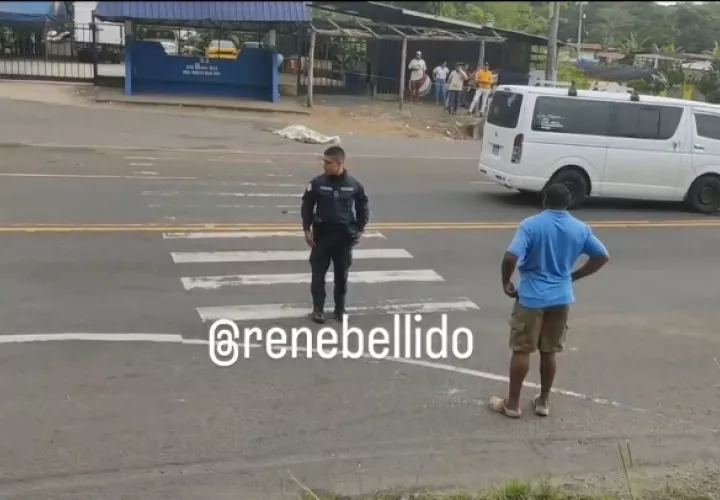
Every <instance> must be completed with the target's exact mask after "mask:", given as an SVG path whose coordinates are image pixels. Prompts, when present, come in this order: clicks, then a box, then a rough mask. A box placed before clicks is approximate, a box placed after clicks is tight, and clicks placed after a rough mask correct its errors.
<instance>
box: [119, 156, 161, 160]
mask: <svg viewBox="0 0 720 500" xmlns="http://www.w3.org/2000/svg"><path fill="white" fill-rule="evenodd" d="M125 159H126V160H159V158H155V157H154V156H126V157H125Z"/></svg>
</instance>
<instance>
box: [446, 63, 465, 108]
mask: <svg viewBox="0 0 720 500" xmlns="http://www.w3.org/2000/svg"><path fill="white" fill-rule="evenodd" d="M467 78H468V77H467V74H466V73H465V71H463V64H462V63H457V64H456V65H455V70H454V71H453V72H452V73H450V79H449V80H448V105H447V109H448V112H450V113H451V114H457V109H458V105H459V104H460V98H461V97H462V91H463V85H464V83H465V80H467Z"/></svg>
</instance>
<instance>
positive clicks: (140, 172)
mask: <svg viewBox="0 0 720 500" xmlns="http://www.w3.org/2000/svg"><path fill="white" fill-rule="evenodd" d="M133 174H135V175H157V174H158V173H157V172H153V171H151V170H138V171H137V172H133Z"/></svg>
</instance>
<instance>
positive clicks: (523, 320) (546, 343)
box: [509, 300, 570, 353]
mask: <svg viewBox="0 0 720 500" xmlns="http://www.w3.org/2000/svg"><path fill="white" fill-rule="evenodd" d="M569 313H570V306H558V307H549V308H547V309H528V308H525V307H523V306H521V305H520V302H518V301H517V300H516V301H515V305H514V306H513V310H512V314H511V316H510V322H509V323H510V349H512V350H513V351H514V352H528V353H530V352H535V351H536V350H538V349H539V350H540V352H547V353H556V352H562V350H563V346H564V345H565V338H566V336H567V329H568V327H567V320H568V314H569Z"/></svg>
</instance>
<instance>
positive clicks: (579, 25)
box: [577, 2, 585, 61]
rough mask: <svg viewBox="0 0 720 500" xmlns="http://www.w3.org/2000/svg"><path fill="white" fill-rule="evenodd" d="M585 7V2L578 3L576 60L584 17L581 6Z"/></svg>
mask: <svg viewBox="0 0 720 500" xmlns="http://www.w3.org/2000/svg"><path fill="white" fill-rule="evenodd" d="M584 5H585V2H579V7H580V14H579V15H578V36H577V59H578V61H579V60H580V52H581V50H580V46H581V45H582V36H583V18H584V17H585V16H584V15H583V6H584Z"/></svg>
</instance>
